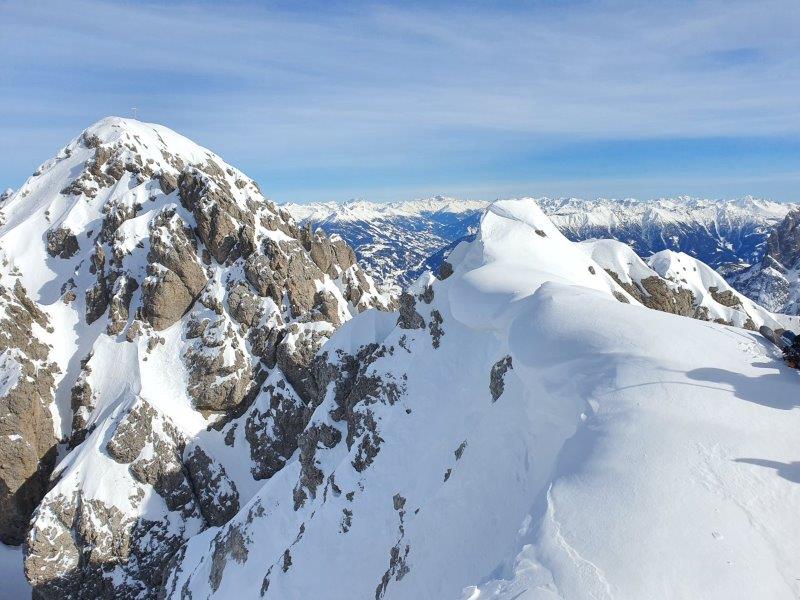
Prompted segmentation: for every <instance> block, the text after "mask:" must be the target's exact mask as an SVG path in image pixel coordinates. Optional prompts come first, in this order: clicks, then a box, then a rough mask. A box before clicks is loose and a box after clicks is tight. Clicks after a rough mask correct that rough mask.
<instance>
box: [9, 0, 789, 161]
mask: <svg viewBox="0 0 800 600" xmlns="http://www.w3.org/2000/svg"><path fill="white" fill-rule="evenodd" d="M348 6H351V8H350V9H349V10H339V11H333V10H326V9H325V8H324V7H323V8H320V9H319V10H317V11H312V10H311V9H310V8H307V9H306V10H302V11H301V10H299V9H295V10H277V9H268V8H263V7H262V6H260V5H254V4H230V3H201V4H189V3H167V4H143V3H137V4H134V3H120V2H101V1H97V0H74V1H72V2H70V3H69V5H68V6H67V5H65V4H64V3H63V2H60V1H55V0H45V1H42V2H35V3H34V2H28V1H27V0H20V1H11V2H0V55H2V56H3V60H2V62H1V63H0V115H2V116H0V126H1V127H2V128H3V130H4V131H5V132H6V136H5V137H6V138H8V137H16V138H18V139H20V140H21V142H20V144H21V147H20V144H18V145H17V148H16V149H15V155H19V154H20V153H22V154H24V151H23V150H24V147H25V145H26V144H28V145H30V146H31V147H33V146H36V148H37V151H39V152H41V150H40V149H39V146H40V145H41V139H40V138H44V137H46V135H47V134H46V132H47V127H48V126H52V127H53V129H52V130H53V131H57V132H58V135H59V136H61V132H62V130H64V128H65V127H67V126H69V127H72V128H74V129H73V131H77V130H79V129H81V128H82V127H84V126H86V125H88V123H89V122H90V121H91V120H94V119H97V118H99V117H101V116H104V115H105V114H110V113H116V114H120V113H122V114H128V113H129V109H130V107H131V106H132V105H134V104H135V105H137V106H138V107H139V109H140V114H141V115H142V117H143V118H144V119H148V120H154V121H159V122H163V123H165V124H168V125H170V126H172V127H174V128H176V129H179V130H181V131H182V132H184V133H186V134H187V135H190V136H192V137H195V138H197V139H198V141H200V142H202V143H206V144H207V145H212V146H213V147H214V148H215V150H218V151H219V152H220V153H222V154H224V155H226V156H228V158H229V159H230V160H237V159H238V160H243V161H245V162H247V161H252V160H256V159H260V160H263V161H285V163H286V164H287V165H295V166H300V165H303V164H307V165H309V166H319V165H340V164H351V165H352V164H393V161H397V160H410V157H409V153H413V152H418V153H422V154H430V155H436V154H440V153H443V152H458V151H459V149H460V148H462V145H463V144H464V143H467V144H476V145H477V144H481V145H483V146H485V147H486V148H487V149H492V148H497V147H502V146H504V145H506V144H508V143H513V142H514V140H518V138H519V137H520V136H525V137H526V138H527V139H528V140H535V141H538V142H539V143H542V144H545V143H547V142H548V140H552V139H561V140H563V139H570V140H580V139H630V138H637V139H643V138H644V139H646V138H671V137H725V136H736V137H746V136H778V135H791V134H797V133H800V118H798V117H799V116H800V114H799V113H800V109H798V103H797V97H798V95H800V36H798V35H797V31H798V29H800V3H798V2H797V1H796V0H765V1H761V2H752V1H749V0H746V1H741V0H724V1H723V0H719V1H706V2H646V3H645V2H577V3H549V2H548V3H543V2H538V3H537V2H534V3H519V4H518V5H516V8H515V9H513V10H512V9H500V8H490V7H488V6H487V5H484V4H480V3H470V4H467V5H457V4H453V5H450V6H445V5H439V7H438V8H424V7H419V6H416V7H413V8H409V7H403V6H402V5H397V6H389V5H382V6H379V5H374V4H371V3H364V4H360V5H348ZM48 124H49V125H48ZM35 129H38V130H39V133H37V134H31V131H32V130H35ZM53 139H54V140H56V139H58V138H55V137H54V138H53ZM465 140H467V141H466V142H465ZM63 141H65V140H64V139H63V138H60V139H58V141H57V142H54V143H63ZM31 151H33V150H31ZM46 155H47V154H44V155H43V156H40V157H39V159H41V158H43V157H44V156H46Z"/></svg>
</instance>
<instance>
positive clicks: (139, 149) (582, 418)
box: [0, 117, 800, 600]
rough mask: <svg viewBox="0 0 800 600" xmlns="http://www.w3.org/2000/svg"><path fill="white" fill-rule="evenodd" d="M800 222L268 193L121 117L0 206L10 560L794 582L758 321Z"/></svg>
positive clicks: (373, 592) (640, 590)
mask: <svg viewBox="0 0 800 600" xmlns="http://www.w3.org/2000/svg"><path fill="white" fill-rule="evenodd" d="M793 209H794V207H793V206H791V205H786V204H778V203H772V202H768V201H762V200H756V199H752V198H747V199H744V200H738V201H729V202H726V201H709V200H697V199H673V200H654V201H622V202H616V201H610V200H598V201H582V200H549V199H541V198H540V199H531V198H523V199H515V200H499V201H496V202H493V203H487V202H478V201H474V202H472V201H470V202H467V201H458V200H454V199H449V198H440V197H439V198H433V199H429V200H421V201H415V202H408V203H395V204H385V205H379V204H372V203H368V202H352V203H345V204H343V205H338V204H334V203H329V204H328V203H326V204H318V205H288V206H277V205H275V204H274V203H272V202H270V201H269V200H267V199H266V198H265V196H264V195H263V194H262V192H261V190H260V189H259V187H258V186H257V185H256V183H255V182H254V181H253V180H251V179H250V178H249V177H247V176H246V175H245V174H244V173H242V172H240V171H239V170H238V169H236V168H235V167H233V166H232V165H229V164H228V163H226V162H225V161H224V160H223V159H222V158H220V157H219V156H217V155H216V154H214V153H213V152H211V151H209V150H207V149H205V148H202V147H200V146H198V145H196V144H194V143H193V142H192V141H190V140H188V139H186V138H184V137H183V136H180V135H179V134H177V133H175V132H173V131H171V130H169V129H167V128H165V127H162V126H159V125H153V124H147V123H143V122H139V121H135V120H130V119H121V118H116V117H111V118H107V119H104V120H102V121H100V122H98V123H96V124H94V125H92V126H91V127H89V128H88V129H87V130H85V131H84V132H82V133H81V134H80V135H79V136H77V137H76V138H75V139H73V140H72V141H71V142H69V143H68V144H67V145H66V146H65V147H64V148H63V149H62V150H60V151H59V153H58V154H57V155H56V156H55V157H54V158H53V159H51V160H49V161H47V162H45V163H43V164H42V165H41V166H40V167H39V168H38V169H37V170H36V171H35V173H34V175H32V176H31V177H30V178H29V179H28V181H27V182H26V183H25V184H24V185H23V186H21V187H20V189H19V190H17V191H14V192H10V193H9V194H7V195H4V197H3V199H2V200H0V259H1V260H0V411H2V413H3V414H4V418H3V419H2V421H0V428H2V429H0V469H1V470H0V475H1V476H2V485H1V486H0V541H1V542H2V546H0V550H2V554H0V561H1V564H2V568H3V571H2V573H4V574H5V576H6V577H7V578H8V580H9V581H11V582H16V583H15V584H14V585H16V586H17V587H16V588H15V589H16V591H15V593H18V594H25V595H26V596H27V595H30V594H31V593H33V594H34V597H35V598H36V599H37V600H50V599H59V600H64V599H81V598H109V599H110V598H115V599H116V598H124V599H131V600H133V599H136V600H149V599H156V598H181V599H189V598H191V599H200V598H203V599H207V598H218V599H223V598H226V599H235V600H240V599H242V598H267V599H270V598H272V599H304V598H319V599H325V600H339V599H341V600H345V599H346V600H353V599H361V598H364V599H372V598H374V599H375V600H381V599H385V600H390V599H394V600H405V599H428V598H430V599H452V600H479V599H488V598H492V599H495V600H545V599H555V598H561V599H564V600H571V599H582V598H597V599H612V598H614V599H644V598H648V599H659V598H663V599H667V598H704V599H717V598H718V599H725V600H728V599H735V598H741V599H749V598H776V599H781V598H785V599H787V600H789V599H795V598H797V597H798V596H800V520H798V519H797V518H796V515H797V514H798V513H799V512H800V467H799V466H798V444H797V440H798V437H797V432H798V431H799V430H800V410H798V408H799V407H798V404H800V401H799V400H798V399H799V398H800V394H798V390H800V371H798V370H797V369H793V368H791V367H790V366H789V365H788V364H787V362H786V361H785V360H784V357H783V355H782V353H781V351H780V349H779V348H778V347H777V346H776V345H775V344H773V343H772V342H771V341H770V340H769V339H767V337H765V336H764V335H762V334H761V333H759V330H764V329H765V328H768V329H769V330H770V331H772V332H779V333H780V332H784V331H788V332H789V333H788V334H787V335H789V336H791V332H792V331H794V332H800V327H799V326H798V318H797V316H796V315H797V314H798V312H800V310H798V308H800V307H799V306H798V302H797V298H798V297H800V293H798V294H796V295H793V294H795V292H796V291H797V289H799V288H798V287H797V281H798V277H797V272H798V271H800V262H799V261H800V238H799V237H798V233H797V232H798V229H797V222H798V220H797V215H798V212H797V211H794V210H793ZM317 227H319V228H317ZM731 264H736V265H739V267H738V268H736V269H733V268H724V267H726V266H730V265H731ZM715 269H719V271H717V270H715ZM720 273H723V274H724V275H725V277H723V275H722V274H720ZM726 278H727V279H726ZM775 281H780V282H783V283H779V284H776V283H775ZM775 289H778V290H779V291H778V292H774V293H773V291H774V290H775ZM785 313H788V314H785ZM23 570H24V576H25V578H26V581H27V582H25V581H23V579H22V573H23ZM1 594H2V592H0V595H1Z"/></svg>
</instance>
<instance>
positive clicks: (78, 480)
mask: <svg viewBox="0 0 800 600" xmlns="http://www.w3.org/2000/svg"><path fill="white" fill-rule="evenodd" d="M53 190H60V193H55V194H54V193H53ZM0 211H1V212H2V216H3V220H2V226H0V254H1V255H2V256H0V259H2V260H0V264H2V267H0V285H2V286H3V287H2V288H1V289H0V303H2V308H3V312H2V320H1V321H0V352H2V355H0V360H2V361H3V365H4V367H3V374H4V380H3V381H2V382H0V407H2V408H3V412H4V414H8V415H10V418H8V419H3V422H2V431H1V432H2V433H3V434H4V435H3V436H2V439H0V453H1V454H2V458H3V460H2V463H1V464H2V466H1V467H0V474H2V487H0V536H2V537H0V539H2V541H4V542H7V543H14V544H19V543H21V542H22V541H23V540H24V539H25V538H26V535H27V545H26V559H25V561H26V571H27V575H28V578H29V580H30V581H31V583H32V584H33V586H34V589H35V594H36V595H37V597H38V598H41V599H44V598H85V597H97V598H137V599H141V598H155V597H156V596H157V594H158V590H159V588H160V586H161V577H162V574H163V568H164V565H165V564H166V563H167V562H168V561H169V560H170V559H171V557H172V556H173V555H174V553H175V552H176V551H177V549H178V548H179V547H180V546H181V545H182V544H183V543H184V542H185V541H186V540H187V539H189V538H190V537H191V536H193V535H195V534H197V533H199V532H200V531H202V530H204V529H205V528H208V527H218V526H221V525H223V524H224V523H226V522H227V521H228V520H230V519H231V518H232V517H233V516H234V515H235V514H236V513H237V512H238V511H239V509H240V507H241V506H243V505H244V504H245V503H246V502H247V500H248V499H249V496H248V495H249V494H252V491H253V489H254V487H255V486H254V482H255V481H256V480H259V479H264V478H268V477H270V476H271V475H272V474H273V473H275V472H276V471H277V470H278V469H279V468H280V467H281V466H282V465H283V462H285V460H286V459H288V457H290V456H291V455H292V454H293V452H294V451H295V450H296V449H297V447H298V444H299V443H300V434H301V432H302V431H303V429H304V428H305V426H306V424H307V422H308V420H309V419H310V416H311V413H312V412H313V407H314V406H316V405H317V404H318V403H319V402H320V400H321V396H320V393H321V392H320V390H324V385H321V384H320V381H322V380H324V381H325V382H327V377H329V376H330V375H329V374H327V373H324V372H322V371H321V372H320V373H317V372H316V371H315V367H314V357H315V355H316V353H317V350H318V349H319V348H320V347H321V346H322V345H323V344H324V343H325V342H326V341H327V339H328V338H329V337H330V335H331V334H332V333H333V331H334V330H335V329H336V328H337V327H339V326H340V325H341V324H343V323H344V322H346V321H347V320H349V319H350V318H352V317H353V316H354V315H355V314H357V313H359V312H361V311H363V310H365V309H367V308H373V307H377V308H387V307H388V303H387V301H386V300H385V299H384V297H383V296H381V295H380V294H378V293H377V291H376V289H375V287H374V284H373V283H372V280H371V279H370V278H369V277H368V276H366V275H365V274H364V273H363V272H362V271H361V270H360V268H359V266H358V265H357V264H356V263H355V256H354V254H353V251H352V250H351V249H350V248H349V247H348V246H347V244H345V243H344V242H343V241H342V240H341V239H338V238H329V237H328V236H326V235H325V234H323V233H322V232H314V231H311V230H309V229H308V228H301V227H298V226H297V225H296V224H295V223H294V221H293V220H292V219H291V217H289V215H288V214H287V213H286V212H284V211H282V210H280V209H278V208H277V207H276V206H275V205H274V204H272V203H271V202H269V201H268V200H266V199H265V198H264V197H263V196H262V195H261V192H260V191H259V189H258V186H257V185H256V184H255V183H254V182H253V181H252V180H250V179H249V178H248V177H247V176H246V175H244V174H243V173H241V172H240V171H238V170H236V169H235V168H233V167H232V166H230V165H228V164H227V163H225V162H224V161H223V160H222V159H220V158H219V157H217V156H216V155H214V154H213V153H212V152H210V151H208V150H206V149H204V148H201V147H199V146H197V145H196V144H194V143H192V142H191V141H189V140H187V139H185V138H183V137H181V136H179V135H178V134H176V133H174V132H172V131H170V130H168V129H166V128H163V127H160V126H157V125H148V124H144V123H140V122H137V121H129V120H125V119H117V118H109V119H104V120H103V121H100V122H99V123H97V124H95V125H94V126H92V127H90V128H89V129H87V130H86V131H85V132H83V133H82V134H81V135H80V136H78V137H77V138H76V139H75V140H73V141H72V142H70V144H68V145H67V146H66V147H65V148H64V149H63V150H62V151H61V152H59V154H58V155H57V156H56V157H55V158H54V159H52V160H50V161H48V162H46V163H44V164H43V165H42V166H41V167H40V168H39V169H38V170H37V173H36V174H35V175H34V176H33V177H31V178H30V179H29V180H28V181H27V182H26V183H25V185H24V186H22V188H21V189H20V190H19V191H18V192H16V193H14V194H13V195H10V196H9V197H7V198H5V199H4V200H3V201H2V205H1V206H0ZM32 241H33V242H32ZM31 244H33V245H32V246H31ZM23 248H29V250H28V251H26V252H22V251H21V250H22V249H23ZM53 357H58V366H56V365H55V364H53V362H54V361H55V360H56V359H55V358H53ZM320 364H321V363H320ZM6 429H7V431H6ZM59 441H61V442H63V444H64V447H65V451H68V453H67V454H66V456H65V457H64V458H63V459H62V460H61V461H60V462H59V464H58V467H57V469H56V471H55V474H54V475H53V476H52V477H51V472H52V471H53V468H54V466H55V457H56V445H57V444H58V442H59ZM248 461H249V464H248ZM48 490H49V491H48ZM243 491H244V492H243ZM243 493H244V496H243ZM45 494H46V496H45ZM43 496H44V499H43ZM37 505H38V508H37ZM34 509H35V512H34ZM32 513H33V519H32V521H31V524H30V530H29V526H28V523H29V520H30V518H31V514H32Z"/></svg>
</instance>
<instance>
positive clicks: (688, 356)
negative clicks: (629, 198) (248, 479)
mask: <svg viewBox="0 0 800 600" xmlns="http://www.w3.org/2000/svg"><path fill="white" fill-rule="evenodd" d="M591 254H592V253H589V254H587V252H586V248H585V247H581V246H580V245H578V244H575V243H572V242H570V241H568V240H567V239H566V238H565V237H564V236H563V235H562V234H561V233H560V232H559V231H558V229H557V228H556V227H555V226H554V225H553V224H552V222H551V221H550V220H549V219H548V218H547V216H546V215H544V214H543V213H542V211H541V210H540V208H539V207H538V206H537V205H536V204H535V203H533V202H530V201H505V202H499V203H496V204H494V205H492V206H491V207H490V209H489V210H488V211H487V212H486V214H485V215H484V216H483V217H482V219H481V223H480V229H479V231H478V232H477V234H476V238H475V240H474V241H472V242H469V243H467V242H464V243H461V244H459V245H458V246H457V247H456V248H455V250H454V251H453V252H452V253H451V255H450V257H449V259H448V263H447V264H448V265H449V267H450V269H445V271H444V273H443V274H442V279H437V278H435V277H433V276H432V275H430V274H428V275H425V276H423V277H422V278H421V279H420V280H418V281H417V282H415V284H414V285H413V286H412V287H411V288H410V290H411V292H413V295H412V293H408V294H405V295H404V296H403V298H402V299H401V304H400V310H399V313H396V314H378V313H375V312H367V313H364V314H362V315H359V316H358V317H356V318H354V319H353V320H351V321H349V322H348V323H347V324H346V325H344V326H343V327H342V328H341V329H340V330H339V331H338V332H337V333H336V334H334V335H333V337H332V338H331V340H330V342H329V343H328V345H327V346H326V347H325V349H324V350H323V351H324V352H325V353H326V354H327V357H328V360H332V361H333V364H337V365H340V367H341V368H342V369H344V370H345V372H346V373H347V376H346V377H342V378H340V379H337V380H336V381H332V382H331V383H330V384H329V386H328V389H327V393H326V394H325V397H324V399H323V401H322V402H321V404H320V405H319V406H318V407H317V408H316V410H315V411H314V415H313V416H312V418H311V421H310V422H309V425H308V427H307V429H306V430H305V432H304V434H303V437H304V440H306V443H304V444H303V446H302V449H301V450H300V451H299V452H298V453H297V454H296V455H295V456H294V457H292V460H290V461H288V462H287V464H286V466H285V467H284V468H283V469H282V470H281V471H280V472H278V473H277V474H276V475H275V476H274V477H273V478H271V479H270V480H268V481H266V482H265V483H264V485H263V486H262V487H261V488H260V489H259V490H258V491H257V492H256V493H255V495H254V496H253V497H252V499H251V501H250V503H249V504H248V505H247V506H245V507H243V508H242V510H240V511H239V513H238V514H237V515H236V516H235V517H234V518H233V519H231V521H229V522H228V523H227V524H226V525H224V526H222V527H220V528H214V529H209V530H207V531H205V532H203V533H201V534H199V535H197V536H194V537H193V538H192V539H191V540H190V541H189V542H188V544H187V545H186V546H185V547H184V549H183V550H182V551H181V553H180V554H179V556H178V559H177V560H176V562H175V564H174V566H173V568H172V569H171V571H170V574H169V576H168V578H167V582H166V592H167V595H168V596H169V595H178V594H188V593H191V594H192V596H193V597H203V598H220V599H221V598H240V597H258V596H259V595H261V596H263V597H266V598H270V597H276V598H301V597H302V598H317V597H324V598H329V599H330V600H339V599H342V600H344V599H350V598H376V599H378V600H387V599H397V600H403V599H406V598H454V599H459V598H460V599H462V600H475V599H479V598H483V597H487V598H497V599H498V600H511V599H520V598H532V599H540V598H541V599H544V598H602V599H608V600H610V599H612V598H653V599H665V600H666V599H667V598H674V597H687V598H695V597H697V598H708V599H716V598H719V599H723V598H724V599H726V600H727V599H728V598H748V597H759V596H763V595H766V596H768V597H771V598H785V599H787V600H789V599H791V598H793V597H794V596H796V595H797V593H798V591H800V587H798V582H797V581H796V578H794V577H793V573H795V572H796V571H797V569H798V568H799V567H800V563H799V562H798V561H799V560H800V543H798V540H800V523H798V521H797V519H795V518H794V515H795V514H796V512H797V511H798V509H800V498H799V497H798V496H797V494H796V493H795V492H796V485H797V483H796V477H795V475H794V474H793V472H792V467H791V465H792V464H793V462H792V461H794V460H795V458H796V457H795V455H794V454H793V453H794V452H795V450H796V448H795V444H794V440H795V438H796V436H795V432H796V430H797V427H798V425H800V417H798V413H797V411H796V410H790V409H791V408H793V407H795V406H796V404H797V396H796V393H797V385H798V383H799V382H800V380H798V374H797V372H796V371H793V370H790V369H788V368H787V367H786V365H785V364H784V363H783V362H782V361H781V360H780V358H779V356H778V355H777V354H776V352H775V349H774V347H773V346H771V345H770V344H769V343H767V342H766V341H765V340H764V339H763V338H762V337H761V336H759V335H758V334H757V333H754V332H750V331H746V330H743V329H736V328H731V327H728V326H725V325H721V324H717V323H709V322H702V321H699V320H696V319H689V318H685V317H681V316H676V315H672V314H666V313H664V312H659V311H655V310H649V309H647V308H644V307H643V306H641V305H639V304H638V301H637V300H636V299H635V298H633V297H632V296H625V294H626V292H625V290H624V288H623V287H622V286H620V285H619V284H618V283H617V282H616V281H615V279H614V277H612V276H611V275H609V274H607V273H606V272H605V271H604V270H603V267H602V266H601V264H600V262H598V261H596V260H594V259H593V258H592V256H591ZM617 258H619V259H621V260H623V261H624V260H627V259H625V258H624V257H620V256H617ZM664 258H669V257H666V256H665V257H664ZM618 262H619V261H618ZM657 262H659V264H658V265H654V266H658V267H661V266H664V267H665V268H664V273H665V274H668V273H671V272H676V270H677V271H678V272H679V273H681V272H682V268H683V266H686V265H683V264H679V263H674V262H670V264H668V265H661V264H660V262H661V261H657ZM644 269H650V267H644ZM619 270H620V271H624V270H625V269H623V268H622V267H621V266H620V267H619ZM627 272H628V273H634V274H635V275H637V277H639V276H644V275H645V274H647V273H649V271H644V270H642V269H641V265H639V266H638V267H635V268H633V269H628V270H627ZM679 273H678V274H679ZM705 275H706V274H705V273H700V274H699V275H698V277H701V278H702V277H705ZM631 281H633V279H631ZM687 282H688V283H689V284H692V280H690V279H689V278H687ZM701 283H702V284H703V285H707V284H708V283H717V282H716V281H714V282H709V281H702V282H701ZM623 300H624V301H623ZM337 357H338V358H337ZM354 363H355V364H354ZM632 565H635V568H633V567H632ZM654 573H657V574H658V575H657V576H654V575H653V574H654ZM309 574H313V575H312V576H309Z"/></svg>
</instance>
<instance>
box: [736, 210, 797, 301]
mask: <svg viewBox="0 0 800 600" xmlns="http://www.w3.org/2000/svg"><path fill="white" fill-rule="evenodd" d="M730 281H731V283H732V284H733V285H734V286H736V288H737V289H740V290H741V291H742V292H743V293H745V294H746V295H747V296H749V297H750V298H752V299H754V300H755V301H756V302H758V303H760V304H762V305H764V306H765V307H766V308H768V309H769V310H772V311H776V312H781V313H787V314H792V315H800V210H793V211H792V212H790V213H789V214H787V215H786V217H785V218H784V219H783V220H782V221H781V222H780V223H779V224H778V225H777V226H776V227H775V228H774V229H773V230H772V231H771V233H770V235H769V237H768V238H767V242H766V252H765V254H764V257H763V259H762V260H761V261H760V262H758V263H757V264H755V265H753V266H751V267H750V268H748V269H745V270H743V271H740V272H738V273H735V274H733V275H732V276H731V277H730Z"/></svg>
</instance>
